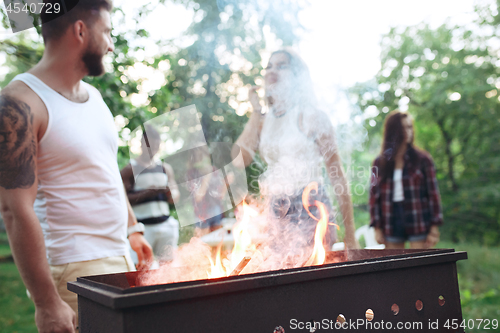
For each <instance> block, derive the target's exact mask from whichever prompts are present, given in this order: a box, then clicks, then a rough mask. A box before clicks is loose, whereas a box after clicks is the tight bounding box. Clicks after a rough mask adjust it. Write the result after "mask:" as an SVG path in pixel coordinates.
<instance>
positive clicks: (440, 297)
mask: <svg viewBox="0 0 500 333" xmlns="http://www.w3.org/2000/svg"><path fill="white" fill-rule="evenodd" d="M444 302H445V301H444V297H443V295H440V296H439V297H438V303H439V305H441V306H443V305H444Z"/></svg>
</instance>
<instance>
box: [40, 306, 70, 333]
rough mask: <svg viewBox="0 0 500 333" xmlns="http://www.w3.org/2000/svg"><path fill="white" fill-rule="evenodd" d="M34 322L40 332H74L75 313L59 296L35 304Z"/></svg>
mask: <svg viewBox="0 0 500 333" xmlns="http://www.w3.org/2000/svg"><path fill="white" fill-rule="evenodd" d="M35 322H36V327H37V328H38V332H40V333H74V332H75V330H76V315H75V312H74V311H73V310H72V309H71V307H70V306H69V305H68V304H67V303H66V302H64V301H63V300H62V299H61V298H59V297H58V298H57V299H55V300H54V301H52V302H48V303H46V304H36V306H35Z"/></svg>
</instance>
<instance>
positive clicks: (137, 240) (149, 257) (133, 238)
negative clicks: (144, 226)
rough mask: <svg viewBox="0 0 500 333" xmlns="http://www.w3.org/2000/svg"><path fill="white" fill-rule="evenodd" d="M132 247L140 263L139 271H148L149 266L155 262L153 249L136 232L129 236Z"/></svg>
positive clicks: (138, 265)
mask: <svg viewBox="0 0 500 333" xmlns="http://www.w3.org/2000/svg"><path fill="white" fill-rule="evenodd" d="M128 240H129V242H130V247H131V248H132V250H134V251H135V253H137V258H138V259H139V263H138V264H137V269H138V270H144V269H148V268H149V265H150V264H151V263H152V262H153V260H154V257H153V249H152V248H151V245H149V243H148V241H147V240H146V239H145V238H144V236H143V235H141V234H140V233H138V232H134V233H133V234H131V235H130V236H128Z"/></svg>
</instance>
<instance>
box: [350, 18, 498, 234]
mask: <svg viewBox="0 0 500 333" xmlns="http://www.w3.org/2000/svg"><path fill="white" fill-rule="evenodd" d="M485 40H486V39H485V38H484V36H480V35H477V34H475V33H473V32H472V31H471V30H467V29H465V28H461V27H451V28H450V27H447V26H446V25H443V26H441V27H439V28H437V29H431V28H429V27H428V26H427V25H424V24H422V25H419V26H415V27H408V28H406V29H404V30H401V29H396V28H393V29H391V31H390V32H389V33H388V34H387V35H386V36H385V37H384V38H383V41H382V56H381V62H382V69H381V70H380V72H379V73H378V75H377V76H376V78H375V80H374V81H372V82H370V83H366V84H361V85H357V86H356V87H354V88H353V89H352V90H351V92H352V93H353V94H354V95H355V96H356V98H357V100H358V105H359V106H360V107H361V109H362V110H364V112H365V114H367V115H368V116H369V122H370V126H368V129H369V131H370V134H372V135H375V136H377V135H380V132H381V131H382V124H383V121H384V119H385V116H386V114H387V112H388V111H390V110H394V109H397V108H400V109H403V110H405V109H407V110H408V111H409V112H410V114H412V115H413V116H414V118H415V127H416V138H417V144H419V145H420V146H421V147H422V148H424V149H425V150H427V151H429V152H430V153H431V155H432V156H433V158H434V161H435V163H436V166H437V171H438V180H439V185H440V189H441V195H442V201H443V210H444V216H445V225H444V227H443V230H444V234H445V236H448V237H451V238H452V239H453V240H455V241H456V240H463V239H469V240H470V239H475V240H479V241H481V242H484V243H486V244H498V243H499V242H500V232H499V227H500V206H498V202H499V197H500V192H499V189H500V172H499V170H500V159H499V145H498V142H499V139H500V103H499V99H498V88H500V77H499V75H500V70H499V68H498V65H497V64H498V61H499V59H498V54H497V53H496V52H492V50H491V49H490V48H488V47H487V44H486V43H485Z"/></svg>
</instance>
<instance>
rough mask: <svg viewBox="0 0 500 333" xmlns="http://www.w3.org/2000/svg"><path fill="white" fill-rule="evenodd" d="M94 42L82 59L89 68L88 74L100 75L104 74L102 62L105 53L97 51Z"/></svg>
mask: <svg viewBox="0 0 500 333" xmlns="http://www.w3.org/2000/svg"><path fill="white" fill-rule="evenodd" d="M94 45H95V44H94V43H91V44H90V45H89V47H88V48H87V50H86V51H85V53H84V54H83V56H82V61H83V63H84V65H85V68H86V69H87V75H89V76H100V75H102V74H104V65H103V64H102V58H103V55H102V54H100V53H98V52H97V51H95V47H94Z"/></svg>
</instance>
